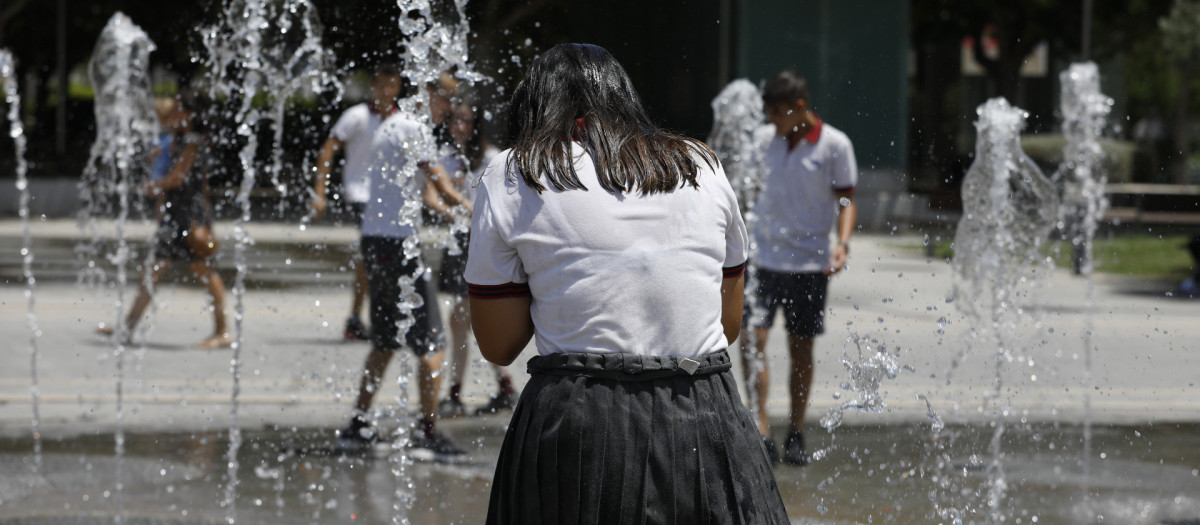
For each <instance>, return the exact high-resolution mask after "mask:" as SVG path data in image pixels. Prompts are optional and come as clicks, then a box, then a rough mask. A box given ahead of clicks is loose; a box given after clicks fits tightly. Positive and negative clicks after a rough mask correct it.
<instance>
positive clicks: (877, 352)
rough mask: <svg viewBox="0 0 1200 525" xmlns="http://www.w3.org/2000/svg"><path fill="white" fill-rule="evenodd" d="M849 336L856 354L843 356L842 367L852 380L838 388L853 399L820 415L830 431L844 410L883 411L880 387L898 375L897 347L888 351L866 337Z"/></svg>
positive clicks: (824, 425) (840, 422)
mask: <svg viewBox="0 0 1200 525" xmlns="http://www.w3.org/2000/svg"><path fill="white" fill-rule="evenodd" d="M851 339H852V340H853V341H854V345H855V346H856V347H857V348H858V355H857V356H853V357H852V356H850V355H849V354H843V355H842V367H844V368H845V369H846V371H847V372H849V373H850V381H851V382H849V383H842V385H841V387H842V390H848V391H850V392H853V393H854V398H853V399H849V400H846V401H843V402H842V403H841V404H840V405H837V406H834V407H833V408H830V409H829V412H828V413H827V414H825V416H824V417H822V418H821V426H822V427H824V428H825V430H828V431H830V432H832V431H833V430H834V429H836V428H837V427H838V426H840V425H841V424H842V417H843V415H844V414H845V413H846V411H847V410H857V411H863V412H873V413H879V412H883V410H884V409H885V408H887V403H885V402H884V400H883V395H882V394H880V392H879V387H880V385H882V384H883V380H884V379H887V380H892V379H896V376H897V375H899V374H900V360H899V358H898V354H899V349H897V350H896V351H895V352H888V349H887V347H886V346H885V345H883V344H882V343H880V342H879V341H877V340H872V339H870V338H867V337H858V336H852V337H851ZM864 349H865V351H864ZM839 397H840V396H839Z"/></svg>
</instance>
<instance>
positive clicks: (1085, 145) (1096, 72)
mask: <svg viewBox="0 0 1200 525" xmlns="http://www.w3.org/2000/svg"><path fill="white" fill-rule="evenodd" d="M1058 78H1059V83H1060V84H1061V85H1062V105H1061V109H1062V115H1063V135H1065V136H1066V139H1067V146H1066V148H1065V149H1064V150H1063V161H1064V162H1063V164H1062V166H1060V167H1059V169H1058V172H1056V173H1055V179H1057V181H1058V183H1059V184H1060V185H1062V188H1063V210H1062V213H1061V220H1062V222H1063V223H1064V226H1065V228H1064V230H1066V231H1067V234H1068V236H1069V239H1070V241H1071V244H1072V246H1074V247H1075V248H1076V249H1077V250H1079V251H1080V252H1081V257H1080V258H1079V272H1080V273H1081V274H1083V275H1084V276H1085V277H1086V278H1087V288H1086V292H1085V293H1086V300H1085V303H1086V308H1087V311H1086V314H1085V316H1084V326H1083V356H1084V360H1083V362H1084V379H1083V381H1084V384H1083V392H1084V421H1083V451H1082V465H1081V467H1082V469H1083V475H1084V477H1085V478H1086V477H1088V476H1089V475H1090V471H1091V451H1092V416H1091V414H1092V411H1091V404H1092V396H1091V392H1092V390H1093V387H1094V385H1093V384H1092V382H1093V378H1092V322H1093V318H1092V309H1093V306H1094V304H1095V302H1096V300H1095V283H1093V281H1092V271H1093V269H1094V264H1093V258H1092V241H1093V240H1094V239H1095V237H1096V226H1097V224H1098V223H1099V221H1100V219H1101V217H1103V216H1104V211H1105V210H1106V209H1108V200H1107V199H1106V198H1105V196H1104V185H1105V183H1106V182H1107V180H1108V176H1107V173H1105V171H1104V170H1103V168H1102V161H1103V160H1104V150H1103V149H1102V148H1101V147H1100V136H1101V134H1102V133H1103V132H1104V128H1105V125H1106V122H1105V119H1106V118H1107V117H1108V114H1109V112H1110V111H1112V105H1113V100H1112V99H1111V98H1109V97H1107V96H1105V95H1104V94H1103V93H1101V92H1100V69H1099V68H1098V67H1096V64H1095V63H1092V62H1084V63H1079V64H1071V67H1069V68H1067V69H1066V70H1065V71H1063V72H1062V73H1061V74H1059V76H1058ZM1085 494H1086V492H1085Z"/></svg>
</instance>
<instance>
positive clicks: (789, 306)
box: [747, 268, 829, 337]
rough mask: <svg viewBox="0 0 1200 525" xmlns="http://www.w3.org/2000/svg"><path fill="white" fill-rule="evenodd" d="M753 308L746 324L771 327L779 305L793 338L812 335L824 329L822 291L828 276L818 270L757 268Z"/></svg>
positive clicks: (827, 281)
mask: <svg viewBox="0 0 1200 525" xmlns="http://www.w3.org/2000/svg"><path fill="white" fill-rule="evenodd" d="M754 277H755V279H756V280H757V281H758V285H757V287H756V288H755V300H754V308H752V309H749V310H750V311H749V312H748V316H747V317H748V319H747V321H748V323H749V324H750V325H751V326H754V327H755V328H770V327H771V325H772V324H773V323H774V320H775V311H776V310H777V309H778V308H780V307H782V308H783V318H784V328H786V329H787V332H788V334H789V335H792V336H795V337H813V336H815V335H818V334H822V333H824V332H825V293H826V291H827V290H828V289H829V276H827V275H825V274H824V273H821V272H801V273H787V272H776V271H771V270H765V269H761V268H760V269H758V270H756V271H755V272H754Z"/></svg>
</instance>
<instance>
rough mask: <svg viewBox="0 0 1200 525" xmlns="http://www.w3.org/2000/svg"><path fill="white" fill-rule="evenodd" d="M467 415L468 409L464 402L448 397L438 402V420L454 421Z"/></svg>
mask: <svg viewBox="0 0 1200 525" xmlns="http://www.w3.org/2000/svg"><path fill="white" fill-rule="evenodd" d="M465 415H467V408H466V407H464V406H463V404H462V401H459V400H457V399H454V398H451V397H447V398H446V399H443V400H441V401H440V402H438V419H452V418H456V417H463V416H465Z"/></svg>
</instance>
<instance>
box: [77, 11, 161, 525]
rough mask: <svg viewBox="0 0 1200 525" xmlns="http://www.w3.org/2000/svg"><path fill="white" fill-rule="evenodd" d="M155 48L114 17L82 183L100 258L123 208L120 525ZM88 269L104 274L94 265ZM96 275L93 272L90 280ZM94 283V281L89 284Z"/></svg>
mask: <svg viewBox="0 0 1200 525" xmlns="http://www.w3.org/2000/svg"><path fill="white" fill-rule="evenodd" d="M154 49H155V46H154V42H151V41H150V38H149V37H147V36H146V33H145V31H142V29H141V28H140V27H138V26H137V25H135V24H134V23H133V22H132V21H131V20H130V19H129V17H127V16H125V15H124V14H123V13H120V12H118V13H116V14H114V15H113V16H112V17H111V18H110V19H109V20H108V23H107V24H106V25H105V26H104V29H103V31H101V33H100V38H99V39H97V41H96V48H95V51H94V52H93V53H92V59H91V61H90V62H89V64H88V75H89V77H90V78H91V81H92V86H93V89H94V90H95V93H96V106H95V111H96V141H95V142H94V143H93V144H92V150H91V156H90V158H89V159H88V163H87V168H86V169H85V171H84V174H83V180H82V182H81V183H80V191H81V197H82V198H83V201H84V207H83V209H82V210H81V212H80V217H79V222H80V227H81V228H82V229H83V230H84V231H85V232H89V233H91V234H92V235H93V248H92V249H91V250H90V252H88V253H90V254H92V255H95V254H96V252H97V250H95V248H94V246H95V244H96V242H95V241H96V237H95V235H96V227H95V217H96V216H97V215H99V214H101V213H104V210H103V209H102V208H103V206H102V205H101V200H104V199H107V198H110V197H111V196H113V193H114V192H115V197H116V199H117V202H116V208H117V209H116V221H115V224H116V241H117V245H116V249H115V250H114V251H113V252H112V253H110V254H108V256H107V258H108V259H109V261H111V262H112V263H113V264H114V265H115V267H116V277H115V282H114V285H115V287H116V290H117V300H116V304H115V306H116V314H117V316H116V319H117V322H116V323H114V324H115V326H114V327H113V328H114V331H113V338H112V342H113V353H112V356H113V359H114V360H115V362H116V377H117V380H116V390H117V392H116V410H117V417H116V429H115V431H114V441H115V442H116V444H115V452H116V456H117V466H116V470H117V471H116V476H115V478H116V490H115V491H114V496H113V501H114V502H115V504H116V507H117V512H116V516H117V517H116V521H117V522H118V523H120V522H121V519H122V516H121V514H122V499H121V495H122V490H123V484H124V473H123V469H124V457H125V433H124V429H123V428H122V425H123V422H124V418H125V407H124V399H123V394H124V392H123V390H124V377H125V351H126V350H127V347H128V345H129V340H130V336H131V334H130V333H129V327H128V325H127V324H126V323H124V322H123V321H122V320H123V319H124V318H125V315H124V311H125V285H126V283H127V280H128V279H127V276H126V272H127V268H126V267H127V265H128V263H129V260H130V255H131V253H130V247H129V244H128V239H127V238H126V234H125V222H126V221H127V220H128V219H129V214H130V212H131V210H133V209H135V208H139V207H140V206H141V203H142V201H141V199H132V198H131V195H130V192H132V191H136V189H137V188H138V187H139V186H140V185H141V182H143V181H144V179H145V178H146V174H147V170H146V169H145V166H144V165H145V162H143V161H142V159H145V158H146V156H147V155H146V154H147V153H148V152H149V151H151V150H152V147H153V146H152V145H153V144H154V138H155V136H156V135H157V134H158V118H157V117H156V116H155V113H154V106H153V101H152V97H151V94H150V75H149V69H150V68H149V66H150V53H151V52H152V51H154ZM88 262H89V264H88V268H90V269H93V270H95V269H97V265H96V264H95V261H94V260H90V261H88ZM88 275H91V276H93V277H94V276H96V275H97V274H89V273H88V271H87V270H85V273H84V276H88ZM84 278H87V277H84Z"/></svg>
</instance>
